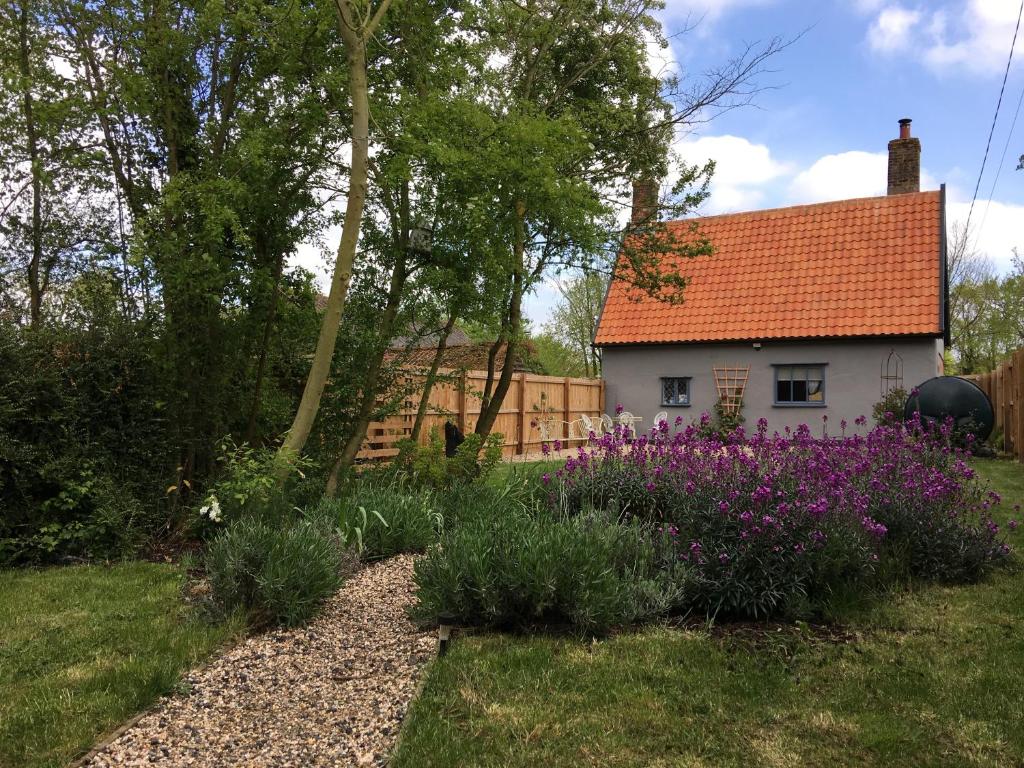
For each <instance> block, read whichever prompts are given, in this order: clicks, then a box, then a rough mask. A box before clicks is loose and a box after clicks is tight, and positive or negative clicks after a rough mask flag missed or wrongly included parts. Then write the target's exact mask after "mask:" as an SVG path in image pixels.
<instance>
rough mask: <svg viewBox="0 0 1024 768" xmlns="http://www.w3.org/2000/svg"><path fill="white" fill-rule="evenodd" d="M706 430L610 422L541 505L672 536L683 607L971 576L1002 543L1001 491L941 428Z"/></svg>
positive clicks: (559, 475) (767, 602) (772, 601)
mask: <svg viewBox="0 0 1024 768" xmlns="http://www.w3.org/2000/svg"><path fill="white" fill-rule="evenodd" d="M858 421H860V420H858ZM678 424H679V420H677V427H678ZM858 426H859V424H858ZM706 427H707V422H706V420H705V421H702V422H701V423H699V424H696V425H693V426H690V427H687V428H685V429H678V430H673V429H672V428H670V427H669V425H668V424H667V423H664V422H663V423H662V424H661V425H660V426H659V428H657V429H655V430H652V431H651V432H650V433H648V434H647V435H644V436H642V437H639V438H638V439H635V440H630V439H628V437H627V435H626V434H625V433H624V432H622V431H621V430H620V431H616V432H615V433H612V434H608V435H605V436H604V437H602V438H600V439H597V440H594V441H592V445H591V446H590V447H588V448H581V449H580V450H579V451H577V452H576V453H575V454H574V455H572V456H570V457H569V458H568V459H567V461H566V463H565V466H564V468H562V469H560V470H558V471H557V472H556V473H555V476H554V477H553V478H552V477H548V478H547V482H548V485H549V489H550V494H549V495H550V501H551V503H552V505H553V506H555V507H557V508H560V509H562V510H565V511H568V512H570V513H581V512H587V511H589V510H602V511H605V512H607V511H611V512H613V513H615V514H617V515H618V518H619V519H620V520H622V521H626V520H631V521H637V520H639V521H642V522H644V523H648V524H650V525H652V526H653V527H654V528H656V529H657V532H658V533H660V534H661V535H662V537H664V536H667V537H668V538H669V539H670V540H671V541H672V542H674V546H675V550H676V557H677V559H678V560H679V561H680V562H682V563H685V564H687V565H688V566H689V568H688V577H687V592H688V595H687V600H686V602H687V603H688V605H689V607H690V608H693V609H698V610H701V611H706V612H709V613H725V614H733V615H741V616H754V617H760V616H766V615H773V614H780V613H782V614H797V615H799V614H806V613H815V612H820V611H822V610H823V609H826V608H827V607H828V605H829V603H830V602H831V601H833V600H834V599H835V598H836V597H837V596H839V595H842V594H844V593H845V594H849V591H850V590H851V589H853V590H858V589H862V588H863V587H864V586H866V585H878V584H885V583H889V582H893V581H897V580H900V579H904V578H907V577H916V578H925V579H939V580H948V581H969V580H974V579H977V578H979V577H980V576H981V575H982V574H983V573H984V572H985V571H986V570H987V569H988V568H990V567H992V566H994V565H995V564H997V563H998V562H1000V561H1002V560H1004V559H1005V558H1006V557H1007V555H1008V554H1009V548H1008V547H1007V546H1006V544H1005V543H1003V541H1002V539H1001V537H1000V535H999V527H998V526H997V525H996V523H995V522H994V521H993V520H992V518H991V515H990V511H991V508H992V506H993V505H995V504H998V503H999V497H998V495H997V494H995V493H994V492H986V491H985V489H984V488H983V487H982V486H981V485H980V483H979V482H978V481H977V480H976V479H975V477H974V472H973V470H972V469H971V468H970V467H969V466H968V465H967V463H966V461H965V459H966V455H965V454H964V452H963V451H961V450H959V449H956V448H952V447H950V441H949V430H948V428H940V429H926V428H925V427H923V426H922V425H921V424H914V423H911V424H908V425H905V426H904V425H897V426H882V427H876V428H875V429H873V430H871V431H870V432H868V433H867V434H866V435H852V436H843V435H841V436H838V437H823V438H815V437H813V436H812V434H811V432H810V430H809V429H808V428H807V427H800V428H799V429H797V430H796V431H795V432H790V431H788V430H787V431H786V433H784V434H778V433H775V434H771V435H770V434H768V431H767V425H766V423H765V422H764V421H763V420H762V421H761V422H760V423H759V424H758V427H757V429H756V431H755V432H754V433H753V434H751V435H747V434H746V433H745V432H744V431H743V430H742V428H740V429H737V430H736V431H735V432H733V433H732V434H731V435H730V436H729V437H727V438H726V439H724V440H722V439H720V438H718V437H716V436H714V435H711V434H709V432H708V430H707V428H706ZM841 430H842V431H843V432H845V430H846V425H845V424H843V425H841Z"/></svg>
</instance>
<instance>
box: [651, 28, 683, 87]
mask: <svg viewBox="0 0 1024 768" xmlns="http://www.w3.org/2000/svg"><path fill="white" fill-rule="evenodd" d="M646 46H647V67H648V69H650V70H651V74H653V75H654V76H655V77H658V78H664V77H669V76H671V75H678V74H680V72H681V71H682V68H681V67H680V66H679V59H677V58H676V55H675V53H674V52H673V51H672V45H671V44H669V45H667V46H666V47H664V48H662V47H661V45H660V44H659V43H658V42H657V41H656V40H655V39H654V38H653V37H651V36H647V38H646Z"/></svg>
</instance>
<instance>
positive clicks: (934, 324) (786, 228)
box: [595, 191, 944, 346]
mask: <svg viewBox="0 0 1024 768" xmlns="http://www.w3.org/2000/svg"><path fill="white" fill-rule="evenodd" d="M692 221H693V220H688V221H679V222H670V224H669V226H671V227H676V228H678V229H677V232H678V233H680V234H685V233H686V232H687V229H686V227H688V226H689V225H690V224H691V223H692ZM696 221H697V223H698V225H699V231H700V233H701V234H703V235H705V236H707V238H708V239H709V240H710V241H711V243H712V245H713V246H714V248H715V252H714V254H713V255H711V256H699V257H697V258H693V259H687V258H683V257H679V258H678V259H677V260H676V261H674V262H673V263H672V266H673V267H674V268H676V269H678V271H679V273H680V274H681V275H684V276H686V277H688V278H689V280H690V282H689V284H688V285H687V287H686V289H685V290H684V292H683V302H682V303H680V304H669V303H666V302H663V301H658V300H656V299H653V298H651V297H648V296H646V295H643V294H642V293H641V292H639V291H638V289H636V288H634V287H633V286H631V285H630V284H628V283H627V282H626V281H623V280H616V281H615V282H613V284H612V286H611V288H610V289H609V292H608V297H607V299H606V301H605V305H604V309H603V311H602V313H601V320H600V325H599V327H598V331H597V334H596V338H595V343H596V344H597V345H599V346H609V345H614V344H643V343H670V342H701V341H704V342H710V341H745V340H757V339H797V338H815V337H823V338H832V337H857V336H888V335H900V336H903V335H932V336H939V335H941V334H942V333H943V320H942V312H943V301H944V298H943V294H944V285H943V280H944V274H943V268H942V258H943V255H942V247H943V235H942V193H941V192H939V191H935V192H914V193H909V194H902V195H891V196H886V197H870V198H861V199H857V200H842V201H839V202H832V203H819V204H815V205H799V206H794V207H791V208H775V209H771V210H764V211H753V212H750V213H736V214H729V215H723V216H708V217H705V218H701V219H697V220H696ZM633 299H638V300H633Z"/></svg>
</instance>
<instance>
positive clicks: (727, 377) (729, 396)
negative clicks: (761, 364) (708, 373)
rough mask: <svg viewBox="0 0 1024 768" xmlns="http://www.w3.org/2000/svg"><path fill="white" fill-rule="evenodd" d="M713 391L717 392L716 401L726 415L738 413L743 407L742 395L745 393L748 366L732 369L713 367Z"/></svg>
mask: <svg viewBox="0 0 1024 768" xmlns="http://www.w3.org/2000/svg"><path fill="white" fill-rule="evenodd" d="M714 371H715V389H717V390H718V401H719V402H720V403H721V404H722V410H723V411H724V412H726V413H739V412H740V409H741V408H742V407H743V393H744V392H746V391H747V377H748V376H749V375H750V366H749V365H747V366H743V367H742V368H739V367H737V368H733V367H729V366H715V368H714Z"/></svg>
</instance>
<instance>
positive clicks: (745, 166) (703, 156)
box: [675, 135, 791, 213]
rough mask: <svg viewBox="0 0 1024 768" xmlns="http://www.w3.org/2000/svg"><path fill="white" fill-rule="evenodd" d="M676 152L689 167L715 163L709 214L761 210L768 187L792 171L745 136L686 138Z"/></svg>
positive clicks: (707, 208) (765, 148)
mask: <svg viewBox="0 0 1024 768" xmlns="http://www.w3.org/2000/svg"><path fill="white" fill-rule="evenodd" d="M675 149H676V152H677V153H678V155H679V157H680V159H681V160H683V161H684V162H685V163H687V164H689V165H695V164H696V165H703V164H704V163H706V162H707V161H708V160H714V161H715V174H714V176H713V177H712V179H711V197H710V198H709V200H708V202H707V204H706V205H705V213H726V212H731V211H744V210H750V209H752V208H758V207H760V206H761V204H762V202H763V199H764V196H765V188H766V185H768V184H769V183H770V182H773V181H775V180H777V179H779V178H780V177H782V176H785V175H786V174H787V173H789V172H790V170H791V169H790V167H789V166H788V165H786V164H785V163H781V162H779V161H778V160H776V159H775V158H773V157H772V154H771V150H769V148H768V147H767V146H766V145H764V144H755V143H753V142H751V141H749V140H747V139H744V138H743V137H741V136H729V135H723V136H702V137H701V138H699V139H686V140H683V141H682V142H680V143H679V144H677V145H676V147H675Z"/></svg>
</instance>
